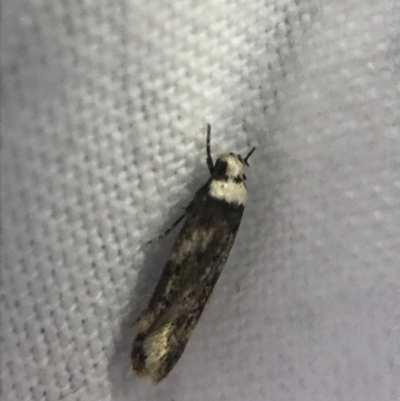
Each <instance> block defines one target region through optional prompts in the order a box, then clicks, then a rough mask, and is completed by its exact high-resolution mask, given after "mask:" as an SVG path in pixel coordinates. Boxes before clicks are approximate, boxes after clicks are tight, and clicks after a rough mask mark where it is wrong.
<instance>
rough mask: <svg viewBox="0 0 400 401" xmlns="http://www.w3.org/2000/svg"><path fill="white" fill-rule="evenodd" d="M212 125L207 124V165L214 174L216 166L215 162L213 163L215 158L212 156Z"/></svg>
mask: <svg viewBox="0 0 400 401" xmlns="http://www.w3.org/2000/svg"><path fill="white" fill-rule="evenodd" d="M210 142H211V125H210V124H207V166H208V169H209V170H210V174H212V172H213V168H214V163H213V159H212V156H211V145H210Z"/></svg>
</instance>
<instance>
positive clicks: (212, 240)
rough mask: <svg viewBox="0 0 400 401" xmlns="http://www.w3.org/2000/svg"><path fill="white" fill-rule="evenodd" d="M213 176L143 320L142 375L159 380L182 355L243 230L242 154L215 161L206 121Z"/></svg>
mask: <svg viewBox="0 0 400 401" xmlns="http://www.w3.org/2000/svg"><path fill="white" fill-rule="evenodd" d="M207 128H208V130H207V164H208V166H209V169H210V175H211V176H210V178H209V180H208V181H207V182H206V184H205V185H203V186H202V187H201V188H200V189H199V190H198V191H197V192H196V194H195V196H194V198H193V201H192V202H191V203H190V205H189V206H188V208H187V209H186V212H185V223H184V225H183V227H182V229H181V231H180V233H179V235H178V238H177V240H176V242H175V244H174V246H173V248H172V251H171V256H170V258H169V260H168V261H167V264H166V265H165V267H164V270H163V272H162V274H161V278H160V280H159V282H158V284H157V286H156V288H155V290H154V293H153V295H152V297H151V299H150V302H149V304H148V306H147V308H146V309H145V310H144V311H143V312H142V314H141V316H140V317H139V319H138V324H137V330H138V332H137V335H136V338H135V340H134V342H133V346H132V352H131V362H132V369H133V371H134V372H135V373H136V374H137V375H138V376H144V377H148V378H150V379H151V380H152V381H153V382H154V383H158V382H160V381H161V380H162V379H164V378H165V377H166V376H167V375H168V373H169V372H170V371H171V370H172V368H173V367H174V366H175V364H176V362H177V361H178V359H179V358H180V356H181V355H182V352H183V351H184V349H185V347H186V344H187V342H188V340H189V338H190V336H191V333H192V331H193V329H194V327H195V326H196V324H197V322H198V320H199V318H200V316H201V313H202V311H203V309H204V306H205V304H206V302H207V300H208V298H209V296H210V294H211V292H212V289H213V288H214V285H215V283H216V281H217V279H218V277H219V275H220V273H221V270H222V268H223V266H224V265H225V262H226V260H227V258H228V255H229V252H230V250H231V248H232V245H233V242H234V240H235V237H236V233H237V231H238V228H239V225H240V221H241V219H242V214H243V211H244V205H245V202H246V192H247V191H246V186H245V183H244V181H245V175H244V172H243V170H244V166H245V164H246V165H247V160H248V158H249V157H250V155H251V154H252V152H253V151H254V149H252V150H251V151H250V152H249V154H248V155H247V156H246V157H245V158H242V157H241V156H240V155H238V154H235V153H224V154H222V155H220V156H219V158H218V159H217V161H216V162H215V164H213V162H212V158H211V154H210V126H209V125H208V126H207Z"/></svg>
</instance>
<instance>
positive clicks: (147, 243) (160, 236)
mask: <svg viewBox="0 0 400 401" xmlns="http://www.w3.org/2000/svg"><path fill="white" fill-rule="evenodd" d="M186 210H187V208H186ZM185 216H186V211H185V213H183V214H182V216H179V218H178V219H177V220H176V221H175V222H174V223H172V225H171V227H169V228H168V229H167V230H165V231H164V232H163V233H162V234H160V235H159V236H157V237H155V238H153V239H151V240H150V241H147V242H146V245H149V244H153V243H154V242H158V241H159V240H160V239H161V238H164V237H165V236H166V235H168V234H169V233H170V232H171V231H172V230H173V229H174V228H175V227H176V226H177V225H178V224H179V223H180V222H181V221H182V220H183V219H184V218H185Z"/></svg>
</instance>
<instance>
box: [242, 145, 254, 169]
mask: <svg viewBox="0 0 400 401" xmlns="http://www.w3.org/2000/svg"><path fill="white" fill-rule="evenodd" d="M255 150H256V148H255V147H254V148H253V149H251V150H250V152H249V153H248V154H247V156H246V157H245V158H244V163H245V164H246V166H248V165H249V163H247V160H249V157H250V156H251V155H252V154H253V152H254V151H255Z"/></svg>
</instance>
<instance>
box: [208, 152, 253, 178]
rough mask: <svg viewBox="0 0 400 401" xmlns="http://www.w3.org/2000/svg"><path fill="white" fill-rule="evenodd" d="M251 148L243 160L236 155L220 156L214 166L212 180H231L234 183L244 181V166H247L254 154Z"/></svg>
mask: <svg viewBox="0 0 400 401" xmlns="http://www.w3.org/2000/svg"><path fill="white" fill-rule="evenodd" d="M254 150H255V148H253V149H252V150H251V151H250V152H249V153H248V154H247V156H246V157H245V158H243V157H242V156H241V155H239V154H237V153H233V152H230V153H223V154H222V155H220V156H219V157H218V159H217V161H216V163H215V165H214V169H213V174H212V176H213V178H214V179H221V178H224V179H231V180H234V181H239V182H241V181H244V180H245V179H246V175H245V174H244V166H245V165H246V166H248V165H249V164H248V162H247V161H248V159H249V157H250V156H251V154H252V153H253V152H254Z"/></svg>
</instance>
